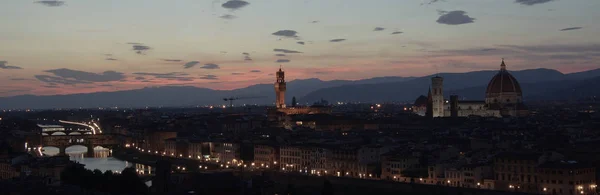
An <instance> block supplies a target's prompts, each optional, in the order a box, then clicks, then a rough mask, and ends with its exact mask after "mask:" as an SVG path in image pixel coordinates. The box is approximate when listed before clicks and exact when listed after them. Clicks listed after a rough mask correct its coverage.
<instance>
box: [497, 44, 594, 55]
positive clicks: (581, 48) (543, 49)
mask: <svg viewBox="0 0 600 195" xmlns="http://www.w3.org/2000/svg"><path fill="white" fill-rule="evenodd" d="M499 46H500V47H505V48H511V49H517V50H523V51H528V52H536V53H560V52H565V53H600V44H583V45H533V46H532V45H530V46H520V45H499Z"/></svg>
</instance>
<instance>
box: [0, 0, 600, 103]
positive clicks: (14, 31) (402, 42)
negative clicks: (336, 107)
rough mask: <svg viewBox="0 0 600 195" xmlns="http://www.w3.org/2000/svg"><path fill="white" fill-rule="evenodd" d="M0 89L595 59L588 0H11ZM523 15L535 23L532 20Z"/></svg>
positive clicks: (67, 90) (223, 83)
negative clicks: (280, 70) (281, 70)
mask: <svg viewBox="0 0 600 195" xmlns="http://www.w3.org/2000/svg"><path fill="white" fill-rule="evenodd" d="M4 4H5V6H1V7H0V23H2V24H3V29H5V30H4V31H0V40H1V41H2V42H3V44H0V53H2V55H1V56H0V76H1V77H0V82H2V83H4V85H3V86H2V87H1V88H0V96H13V95H21V94H36V95H53V94H71V93H90V92H98V91H118V90H128V89H138V88H143V87H149V86H165V85H187V86H196V87H205V88H211V89H223V90H226V89H234V88H241V87H246V86H248V85H253V84H260V83H273V81H274V79H275V76H274V75H273V74H274V73H275V71H276V70H277V69H278V67H279V66H280V65H281V64H283V66H284V70H286V73H287V76H288V78H290V79H289V80H293V79H306V78H319V79H323V80H333V79H345V80H357V79H365V78H371V77H381V76H425V75H430V74H435V73H437V72H469V71H478V70H497V69H498V66H499V64H498V62H499V59H500V58H506V59H507V66H508V67H509V69H510V70H523V69H534V68H549V69H556V70H558V71H561V72H563V73H571V72H579V71H585V70H591V69H596V68H598V67H599V66H598V64H597V63H596V61H597V60H598V58H600V45H599V44H598V42H594V35H595V34H598V33H600V27H598V26H597V25H596V24H594V21H593V19H594V18H598V17H600V13H598V12H595V11H594V10H596V9H598V8H600V2H598V1H558V0H535V1H534V0H516V1H512V0H511V1H494V2H492V1H481V2H473V1H467V0H446V1H444V0H427V1H391V0H386V1H378V2H376V3H374V2H366V1H326V2H321V1H309V0H306V1H240V0H233V1H224V0H221V1H218V0H215V1H202V2H196V1H176V2H163V1H144V3H143V4H141V3H140V2H139V1H138V2H137V3H136V2H121V1H98V2H97V1H37V2H33V1H9V2H5V3H4ZM532 23H533V24H532Z"/></svg>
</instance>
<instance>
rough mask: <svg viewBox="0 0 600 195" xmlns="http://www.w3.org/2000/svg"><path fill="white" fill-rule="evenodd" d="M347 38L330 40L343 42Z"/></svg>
mask: <svg viewBox="0 0 600 195" xmlns="http://www.w3.org/2000/svg"><path fill="white" fill-rule="evenodd" d="M345 40H346V39H331V40H329V42H342V41H345Z"/></svg>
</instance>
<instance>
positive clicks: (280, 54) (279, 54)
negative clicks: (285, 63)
mask: <svg viewBox="0 0 600 195" xmlns="http://www.w3.org/2000/svg"><path fill="white" fill-rule="evenodd" d="M275 56H285V54H282V53H278V54H275Z"/></svg>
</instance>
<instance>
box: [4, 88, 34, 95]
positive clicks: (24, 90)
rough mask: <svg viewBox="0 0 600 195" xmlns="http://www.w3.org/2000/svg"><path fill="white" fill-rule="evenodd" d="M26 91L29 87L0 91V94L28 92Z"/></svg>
mask: <svg viewBox="0 0 600 195" xmlns="http://www.w3.org/2000/svg"><path fill="white" fill-rule="evenodd" d="M28 91H31V89H12V90H6V91H0V94H7V93H19V92H28Z"/></svg>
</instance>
